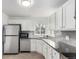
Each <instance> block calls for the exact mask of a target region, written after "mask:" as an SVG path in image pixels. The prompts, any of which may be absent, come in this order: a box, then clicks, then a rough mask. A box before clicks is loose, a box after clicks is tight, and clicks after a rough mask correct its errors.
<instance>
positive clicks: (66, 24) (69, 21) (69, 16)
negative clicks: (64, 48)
mask: <svg viewBox="0 0 79 59" xmlns="http://www.w3.org/2000/svg"><path fill="white" fill-rule="evenodd" d="M62 11H63V16H62V17H63V28H64V29H67V30H68V29H70V30H73V29H75V25H76V23H75V22H76V19H75V18H74V17H75V0H69V1H68V4H66V5H64V6H63V10H62Z"/></svg>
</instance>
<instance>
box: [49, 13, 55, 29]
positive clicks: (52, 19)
mask: <svg viewBox="0 0 79 59" xmlns="http://www.w3.org/2000/svg"><path fill="white" fill-rule="evenodd" d="M55 28H56V13H53V14H52V15H51V16H50V17H49V29H51V30H55Z"/></svg>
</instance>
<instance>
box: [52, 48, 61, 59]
mask: <svg viewBox="0 0 79 59" xmlns="http://www.w3.org/2000/svg"><path fill="white" fill-rule="evenodd" d="M52 53H53V54H52V58H53V59H60V53H58V52H57V51H56V50H54V49H52Z"/></svg>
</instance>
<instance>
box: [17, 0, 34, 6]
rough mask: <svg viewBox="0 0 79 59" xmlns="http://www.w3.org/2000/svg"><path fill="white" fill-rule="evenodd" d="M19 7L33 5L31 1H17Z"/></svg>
mask: <svg viewBox="0 0 79 59" xmlns="http://www.w3.org/2000/svg"><path fill="white" fill-rule="evenodd" d="M18 2H19V4H20V5H21V6H25V7H29V6H30V7H31V6H32V5H33V0H18Z"/></svg>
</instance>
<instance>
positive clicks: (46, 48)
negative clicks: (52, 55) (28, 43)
mask: <svg viewBox="0 0 79 59" xmlns="http://www.w3.org/2000/svg"><path fill="white" fill-rule="evenodd" d="M47 50H48V47H47V44H46V43H45V42H43V55H44V57H45V59H47V57H48V56H47V54H48V52H47Z"/></svg>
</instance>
